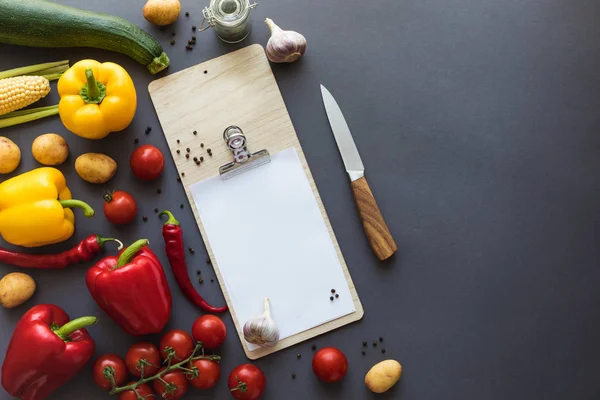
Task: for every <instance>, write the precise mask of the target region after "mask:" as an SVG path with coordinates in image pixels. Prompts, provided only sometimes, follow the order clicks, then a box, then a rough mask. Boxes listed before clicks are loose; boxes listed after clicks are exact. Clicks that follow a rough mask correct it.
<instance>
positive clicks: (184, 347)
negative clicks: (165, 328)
mask: <svg viewBox="0 0 600 400" xmlns="http://www.w3.org/2000/svg"><path fill="white" fill-rule="evenodd" d="M167 347H170V348H172V349H173V350H175V357H174V358H173V361H175V362H179V361H183V360H185V359H186V358H188V357H189V356H191V355H192V353H193V352H194V348H195V347H196V346H195V345H194V339H192V337H191V336H190V335H189V333H187V332H186V331H182V330H181V329H175V330H172V331H169V332H167V333H165V335H164V336H163V337H162V339H160V347H159V348H160V354H161V355H162V358H163V360H166V359H167V355H168V353H167V350H166V348H167Z"/></svg>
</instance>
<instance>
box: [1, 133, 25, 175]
mask: <svg viewBox="0 0 600 400" xmlns="http://www.w3.org/2000/svg"><path fill="white" fill-rule="evenodd" d="M20 162H21V150H20V149H19V146H17V144H16V143H15V142H13V141H12V140H10V139H9V138H5V137H4V136H0V174H10V173H11V172H13V171H14V170H15V169H17V167H18V166H19V163H20Z"/></svg>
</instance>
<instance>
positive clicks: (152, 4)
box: [143, 0, 181, 26]
mask: <svg viewBox="0 0 600 400" xmlns="http://www.w3.org/2000/svg"><path fill="white" fill-rule="evenodd" d="M143 12H144V18H146V20H147V21H148V22H151V23H153V24H154V25H159V26H164V25H169V24H172V23H173V22H175V21H177V18H179V13H180V12H181V4H180V3H179V0H148V2H147V3H146V4H145V5H144V9H143Z"/></svg>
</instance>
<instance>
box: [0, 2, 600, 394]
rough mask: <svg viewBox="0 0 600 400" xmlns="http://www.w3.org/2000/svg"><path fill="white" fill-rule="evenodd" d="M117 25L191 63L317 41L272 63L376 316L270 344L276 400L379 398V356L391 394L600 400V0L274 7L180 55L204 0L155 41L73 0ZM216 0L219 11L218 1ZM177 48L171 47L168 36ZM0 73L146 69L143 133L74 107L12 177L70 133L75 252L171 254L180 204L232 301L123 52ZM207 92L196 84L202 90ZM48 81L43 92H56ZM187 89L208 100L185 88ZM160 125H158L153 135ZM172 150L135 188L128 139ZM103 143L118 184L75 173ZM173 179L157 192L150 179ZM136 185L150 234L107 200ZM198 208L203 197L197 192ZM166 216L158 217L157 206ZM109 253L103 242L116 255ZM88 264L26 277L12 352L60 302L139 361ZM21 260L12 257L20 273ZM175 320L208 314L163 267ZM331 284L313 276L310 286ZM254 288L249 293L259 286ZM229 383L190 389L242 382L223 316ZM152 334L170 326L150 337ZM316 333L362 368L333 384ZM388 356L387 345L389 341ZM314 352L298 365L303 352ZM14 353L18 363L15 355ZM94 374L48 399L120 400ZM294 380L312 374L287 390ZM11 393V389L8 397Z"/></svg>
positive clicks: (207, 287) (23, 52) (123, 8)
mask: <svg viewBox="0 0 600 400" xmlns="http://www.w3.org/2000/svg"><path fill="white" fill-rule="evenodd" d="M61 2H62V3H65V4H71V5H76V6H81V7H84V8H87V9H91V10H97V11H107V12H110V13H114V14H117V15H120V16H122V17H124V18H127V19H128V20H130V21H132V22H134V23H136V24H138V25H140V26H142V27H143V28H145V29H147V30H149V31H150V32H151V33H152V34H153V35H155V36H156V37H157V38H159V40H160V41H161V42H162V43H163V45H164V47H165V49H166V50H167V52H168V54H169V56H170V57H171V61H172V64H171V67H170V69H169V72H174V71H179V70H181V69H184V68H186V67H189V66H191V65H194V64H197V63H199V62H202V61H205V60H208V59H211V58H213V57H216V56H219V55H221V54H224V53H227V52H229V51H232V50H234V49H237V48H240V47H243V46H245V45H248V44H251V43H261V44H263V45H264V44H266V42H267V39H268V37H269V33H268V30H267V28H266V27H265V26H264V25H263V23H262V20H264V18H265V17H271V18H273V19H274V20H275V22H277V23H279V24H280V25H281V26H282V27H284V28H290V29H295V30H298V31H300V32H302V33H303V34H305V35H306V37H307V39H308V51H307V54H306V56H305V57H304V58H303V59H302V60H301V61H300V62H298V63H295V64H292V65H275V66H273V71H274V73H275V75H276V78H277V81H278V83H279V86H280V89H281V91H282V93H283V97H284V99H285V101H286V104H287V106H288V109H289V112H290V115H291V117H292V120H293V122H294V125H295V127H296V130H297V132H298V136H299V138H300V142H301V143H302V146H303V147H304V151H305V153H306V157H307V159H308V162H309V165H310V167H311V170H312V172H313V174H314V177H315V180H316V183H317V186H318V188H319V190H320V193H321V196H322V198H323V201H324V203H325V207H326V208H327V211H328V213H329V217H330V219H331V222H332V224H333V228H334V230H335V232H336V235H337V238H338V240H339V243H340V245H341V248H342V251H343V252H344V255H345V257H346V261H347V263H348V267H349V269H350V272H351V274H352V277H353V279H354V282H355V284H356V286H357V289H358V293H359V295H360V297H361V300H362V302H363V305H364V308H365V317H364V319H363V320H362V321H361V322H359V323H356V324H353V325H350V326H347V327H345V328H343V329H340V330H338V331H334V332H331V333H329V334H326V335H323V336H321V337H318V338H317V339H315V340H311V341H309V342H306V343H303V344H300V345H298V346H295V347H293V348H291V349H287V350H285V351H281V352H279V353H277V354H274V355H272V356H269V357H267V358H265V359H263V360H260V361H258V362H257V363H256V364H257V365H258V366H260V368H262V369H263V370H264V371H265V373H266V376H267V382H268V383H267V385H268V389H267V391H266V393H265V395H264V399H278V400H280V399H338V398H344V399H369V398H376V397H377V396H375V395H373V394H370V393H369V392H368V391H367V390H366V389H365V387H364V384H363V378H364V374H365V373H366V371H367V370H368V369H369V367H370V366H371V365H372V364H374V363H375V362H377V361H380V360H382V359H384V358H395V359H397V360H399V361H400V362H401V363H402V365H403V366H404V368H405V370H404V371H405V372H404V374H403V378H402V380H401V383H400V384H399V385H398V386H397V387H395V388H394V389H393V390H392V391H390V392H389V393H388V394H386V395H382V396H379V398H382V399H392V398H393V399H396V398H402V399H405V400H437V399H442V398H443V399H456V400H462V399H474V400H480V399H494V400H495V399H498V400H506V399H523V400H531V399H544V400H551V399H561V400H562V399H589V400H592V399H598V398H600V379H599V378H598V377H599V376H600V363H599V362H598V361H599V359H600V311H599V310H600V290H599V285H600V269H599V268H598V258H599V256H600V246H598V240H599V232H598V223H599V218H600V213H599V211H598V210H599V205H600V181H598V179H597V177H598V170H599V169H600V132H599V130H600V117H599V112H598V110H599V109H600V79H599V76H600V53H599V47H600V45H599V43H600V42H599V40H600V39H599V38H600V24H598V21H599V20H600V6H599V5H598V2H597V1H593V0H545V1H542V0H502V1H500V0H377V1H357V0H328V1H319V0H305V1H292V0H277V1H275V0H264V1H261V2H260V6H259V7H258V8H257V9H256V10H255V11H254V12H253V14H252V18H253V20H254V30H253V32H252V34H251V36H250V37H249V38H248V39H247V40H246V41H245V42H244V43H243V44H240V45H226V44H224V43H221V42H220V41H218V40H217V39H216V37H215V35H214V33H213V32H211V31H208V32H204V33H198V34H196V36H197V37H198V44H197V45H196V47H195V49H194V51H192V52H186V51H185V49H184V45H185V41H187V39H189V37H190V36H191V34H192V32H191V25H192V24H196V25H199V24H200V16H201V10H202V8H203V7H204V6H205V5H206V4H207V3H208V1H197V2H192V1H189V0H184V1H183V10H182V11H189V12H190V13H191V17H190V18H189V19H188V18H186V17H185V16H183V14H182V16H181V17H180V19H179V21H178V22H177V24H176V25H175V26H174V27H170V28H168V29H166V30H165V31H162V32H161V31H159V30H158V29H157V28H155V27H152V26H150V25H149V24H148V23H147V22H146V21H145V20H144V19H143V17H142V13H141V8H142V5H143V1H140V0H135V1H132V0H129V1H122V0H121V1H117V0H104V1H102V2H91V1H84V0H63V1H61ZM205 3H206V4H205ZM173 30H175V31H176V32H177V36H176V40H177V44H176V45H175V46H174V47H171V46H170V45H169V41H170V40H171V31H173ZM0 52H1V53H2V54H3V57H1V58H0V69H8V68H13V67H16V66H21V65H29V64H35V63H40V62H48V61H55V60H60V59H64V58H69V59H70V60H72V61H73V62H75V61H77V60H79V59H82V58H95V59H98V60H101V61H115V62H117V63H119V64H121V65H123V66H124V67H125V68H126V69H127V70H128V71H129V72H130V73H131V75H132V77H133V79H134V81H135V84H136V88H137V90H138V98H139V107H138V111H137V114H136V118H135V120H134V122H133V123H132V125H131V126H130V127H129V128H128V129H127V130H126V131H125V132H121V133H113V134H112V135H110V136H109V137H108V138H107V139H105V140H102V141H100V142H91V141H86V140H84V139H81V138H78V137H76V136H74V135H72V134H70V133H69V132H67V131H66V130H65V128H64V127H63V126H62V125H61V123H60V121H59V119H58V118H50V119H47V120H45V121H40V122H34V123H29V124H26V125H22V126H20V127H16V128H10V129H4V130H3V131H0V134H1V135H5V136H8V137H9V138H11V139H13V140H15V141H16V142H17V143H18V144H19V145H20V147H21V150H22V152H23V161H22V164H21V166H20V167H19V170H18V171H17V172H18V173H21V172H25V171H27V170H29V169H31V168H34V167H36V163H35V162H34V161H33V159H32V156H31V153H30V146H31V142H32V141H33V139H34V138H35V137H36V136H37V135H39V134H42V133H46V132H56V133H59V134H61V135H63V136H64V137H65V138H66V139H67V140H68V143H69V145H70V147H71V157H70V158H69V160H68V162H67V163H65V165H63V166H61V170H62V171H63V172H64V173H65V174H66V175H67V178H68V182H69V185H70V187H71V188H72V190H73V193H74V194H75V196H77V197H78V198H81V199H83V200H86V201H88V202H89V203H91V204H92V205H93V206H95V208H96V209H97V211H98V215H97V216H96V218H94V219H93V220H92V221H90V222H87V221H84V220H83V217H82V216H81V214H80V212H77V213H76V214H77V220H78V221H77V223H78V225H77V233H76V235H75V237H73V238H72V239H71V240H69V241H68V242H66V243H63V244H61V245H58V246H53V247H52V248H46V249H40V250H39V251H54V250H56V251H58V250H62V249H67V248H69V247H70V246H72V245H73V244H75V243H76V242H77V241H78V240H80V239H81V238H83V237H85V236H86V235H88V234H91V233H96V232H98V233H102V234H103V235H106V236H109V235H116V236H118V237H119V238H121V239H122V240H123V241H125V242H128V243H129V242H132V241H133V240H135V239H137V238H139V237H140V236H145V237H148V238H149V239H150V241H151V243H152V248H153V249H154V250H156V252H157V253H158V255H159V256H160V258H161V260H162V261H163V262H164V264H165V265H167V260H166V258H165V255H164V251H163V243H162V238H161V236H160V226H161V222H160V221H158V220H157V219H156V218H155V216H154V213H153V211H152V210H153V209H154V207H158V208H170V209H174V210H175V211H177V215H178V216H179V218H180V220H182V221H183V224H184V228H185V241H186V244H187V245H189V246H192V247H195V248H196V249H197V251H196V254H195V255H194V256H188V262H189V268H190V270H191V271H190V272H191V273H193V271H195V270H196V268H202V270H203V272H204V275H205V279H206V282H205V283H204V285H203V286H202V287H200V291H201V293H202V294H203V295H204V296H206V297H207V298H208V299H209V300H210V301H211V302H213V303H222V302H223V299H222V295H221V293H220V291H219V287H218V285H217V283H214V284H211V283H210V278H211V277H214V272H213V271H212V270H211V269H210V268H207V266H206V265H205V264H204V260H205V254H206V253H205V250H204V247H203V244H202V240H201V237H200V234H199V232H198V230H197V228H196V227H195V224H194V223H193V219H192V214H191V211H190V208H189V207H187V206H186V208H185V209H184V210H183V211H181V210H180V209H179V204H180V203H181V202H186V200H185V197H184V192H183V189H182V188H181V187H180V186H179V184H177V182H176V181H175V178H176V175H177V173H176V170H175V167H174V165H173V162H172V159H171V158H170V157H169V156H168V152H167V146H166V142H165V139H164V138H163V136H162V134H161V129H160V126H159V124H158V120H157V117H156V114H155V112H154V109H153V107H152V104H151V101H150V98H149V96H148V93H147V86H148V83H149V82H150V81H151V80H152V79H154V77H152V76H151V75H150V74H149V73H148V72H147V71H146V70H145V68H144V67H142V66H139V65H137V64H136V63H135V62H133V61H131V60H130V59H128V58H127V57H125V56H122V55H119V54H115V53H110V52H105V51H98V50H91V49H58V50H49V49H45V50H44V49H30V48H18V47H9V46H0ZM319 83H323V84H325V85H326V86H327V87H328V88H329V89H330V90H331V92H332V93H333V94H334V95H335V97H336V98H337V99H338V101H339V103H340V105H341V107H342V109H343V110H344V112H345V114H346V117H347V120H348V124H349V125H350V127H351V129H352V132H353V134H354V137H355V140H356V143H357V145H358V147H359V149H360V151H361V154H362V157H363V161H364V163H365V165H366V167H367V176H368V179H369V182H370V184H371V187H372V189H373V191H374V193H375V196H376V198H377V200H378V202H379V205H380V207H381V209H382V211H383V213H384V215H385V217H386V219H387V221H388V224H389V226H390V229H391V231H392V232H393V233H394V235H395V238H396V240H397V242H398V244H399V246H400V250H399V252H398V254H397V255H396V256H395V258H394V259H393V260H391V261H390V262H387V263H383V264H381V263H379V262H377V261H376V259H375V257H374V256H373V254H372V253H371V250H370V248H369V246H368V244H367V241H366V239H365V236H364V234H363V232H362V228H361V225H360V222H359V220H358V218H357V215H356V211H355V207H354V204H353V201H352V196H351V192H350V188H349V185H348V180H347V177H346V175H345V172H344V170H343V166H342V161H341V159H340V157H339V155H338V151H337V148H336V146H335V142H334V139H333V137H332V135H331V132H330V128H329V125H328V122H327V119H326V116H325V112H324V110H323V106H322V102H321V98H320V92H319ZM201 95H202V94H201V93H198V96H201ZM57 100H58V99H57V95H56V93H55V92H54V93H53V94H52V96H50V97H49V98H48V99H46V100H44V103H46V104H51V103H55V102H56V101H57ZM190 101H193V99H190ZM147 125H150V126H152V128H153V129H152V133H151V134H150V135H149V136H145V135H144V129H145V127H146V126H147ZM135 137H138V138H140V144H143V143H152V144H154V145H156V146H158V147H160V148H161V149H162V150H163V151H165V153H166V154H167V166H166V169H165V173H164V176H163V177H162V179H161V180H159V181H157V182H153V183H149V184H147V183H141V182H139V181H137V180H135V179H133V177H132V174H131V172H130V170H129V168H128V159H129V155H130V153H131V151H132V150H133V149H134V147H135V146H134V138H135ZM89 151H102V152H106V153H107V154H109V155H110V156H111V157H113V158H114V159H115V160H117V162H118V163H119V170H118V172H117V175H116V176H115V177H114V178H113V179H112V180H111V181H110V182H109V183H108V184H106V185H100V186H96V185H91V184H87V183H84V182H83V181H81V180H80V179H79V178H78V177H77V176H76V174H75V171H74V168H73V161H74V159H75V158H76V156H78V155H79V154H81V153H84V152H89ZM158 187H160V188H162V189H163V193H162V194H161V195H157V194H156V189H157V188H158ZM106 189H124V190H128V191H130V192H132V193H134V194H135V195H136V197H137V200H138V204H139V206H140V212H139V218H138V220H137V221H136V223H135V224H132V225H131V226H128V227H125V228H117V227H115V226H111V225H110V224H109V223H108V222H107V221H106V220H105V219H104V217H103V215H102V192H103V191H104V190H106ZM186 204H187V203H186ZM143 215H147V216H149V217H150V220H149V221H148V222H147V223H143V222H142V220H141V217H142V216H143ZM111 250H112V247H110V246H109V251H111ZM86 267H87V266H86V265H82V266H76V267H72V268H70V269H68V270H64V271H46V272H45V271H31V274H32V275H33V277H34V278H35V279H36V281H37V283H38V284H39V289H38V291H37V293H36V294H35V296H34V298H33V299H32V300H31V301H30V302H29V303H28V304H27V305H25V306H22V307H20V308H17V309H14V310H4V309H3V310H2V311H0V313H1V318H2V323H1V326H0V347H1V348H2V349H4V348H6V345H7V343H8V340H9V338H10V335H11V332H12V330H13V328H14V326H15V324H16V322H17V321H18V319H19V317H20V316H21V315H22V313H24V312H25V311H26V310H27V309H28V307H30V306H32V305H34V304H38V303H47V302H51V303H55V304H57V305H59V306H61V307H63V308H65V310H66V311H67V312H68V313H69V314H70V315H71V316H79V315H84V314H97V315H98V316H100V317H101V322H100V323H99V324H98V325H97V326H94V327H92V328H91V329H90V332H91V334H92V335H93V336H94V338H95V339H96V341H97V354H98V355H100V354H102V353H105V352H116V353H118V354H121V355H124V354H125V352H126V350H127V348H128V346H129V345H131V344H132V343H134V342H135V341H136V340H137V339H135V338H133V337H130V336H128V335H126V334H124V333H123V332H122V331H121V330H120V329H119V328H118V327H117V326H116V325H115V324H114V323H113V322H112V321H111V320H110V319H109V318H107V317H105V315H104V314H103V313H102V312H101V310H99V309H98V307H97V306H96V305H95V304H94V302H93V300H92V299H91V297H90V296H89V294H88V292H87V289H86V287H85V284H84V275H85V270H86ZM15 270H17V269H15V268H11V267H8V266H0V273H1V274H5V273H8V272H11V271H15ZM167 275H168V277H169V280H170V282H171V288H172V291H173V293H174V295H175V296H174V304H173V306H174V309H173V310H174V312H173V316H172V319H171V323H170V324H169V328H183V329H189V328H190V326H191V324H192V322H193V321H194V319H195V318H196V317H197V316H199V315H200V312H199V311H198V310H197V309H196V308H195V307H193V306H192V305H190V303H189V302H188V301H187V300H186V299H184V298H183V297H182V296H181V295H180V292H179V290H178V288H177V287H176V285H175V283H174V280H173V278H172V275H171V273H170V270H169V268H168V267H167ZM315 279H319V277H318V276H315ZM249 290H251V288H249ZM225 321H226V323H227V326H228V328H229V329H230V332H232V333H231V334H230V335H229V336H228V340H227V343H226V345H225V346H224V347H223V348H222V349H221V351H220V354H221V355H222V356H223V362H222V374H223V378H222V379H221V382H220V383H219V385H218V386H217V388H216V389H214V390H212V391H209V392H205V393H201V392H199V391H193V392H191V393H193V394H190V395H188V396H187V397H189V398H191V397H192V396H194V397H202V398H217V399H226V398H228V397H229V395H228V394H227V389H226V377H227V375H228V374H229V372H230V371H231V369H232V368H233V367H234V366H236V365H237V364H240V363H244V362H246V361H247V360H246V359H245V357H244V355H243V353H242V348H241V346H240V343H239V341H238V339H237V337H236V336H235V335H234V334H233V324H232V322H231V319H230V317H229V315H226V316H225ZM379 336H383V337H384V343H383V346H381V345H380V346H379V347H378V348H377V349H373V348H372V347H369V349H368V352H367V355H366V356H362V355H361V352H360V350H361V342H362V341H363V340H368V341H369V342H370V341H372V340H373V339H375V338H377V337H379ZM156 338H158V336H157V337H156ZM312 343H315V344H317V345H318V346H320V347H323V346H330V345H333V346H337V347H339V348H340V349H341V350H343V351H344V352H345V353H346V355H347V356H348V359H349V362H350V369H349V372H348V375H347V377H346V378H345V380H344V381H343V382H342V383H340V384H333V385H326V384H321V383H319V382H318V381H317V380H316V379H315V377H314V376H313V374H312V372H311V368H310V360H311V353H312V352H311V350H310V346H311V344H312ZM381 347H385V348H386V349H387V353H386V354H385V357H384V356H383V355H382V354H381V353H380V348H381ZM297 353H302V359H300V360H298V359H297V358H296V354H297ZM1 357H3V356H1ZM90 370H91V367H90V366H88V368H86V370H85V371H83V372H82V374H81V375H79V376H78V377H77V378H76V379H75V380H73V381H72V382H70V383H69V384H68V385H66V386H65V387H64V388H62V389H61V390H60V391H58V392H57V393H56V394H55V395H54V396H53V398H54V399H57V400H60V399H63V400H66V399H83V398H85V399H94V400H96V399H104V398H107V397H106V396H107V395H106V394H104V393H102V391H101V390H100V389H98V388H96V387H95V386H94V384H93V382H92V379H91V376H90ZM292 372H295V373H296V374H297V375H298V377H297V379H296V380H292V379H291V377H290V375H291V373H292ZM0 397H1V398H2V399H7V398H8V396H7V395H6V393H2V394H1V395H0Z"/></svg>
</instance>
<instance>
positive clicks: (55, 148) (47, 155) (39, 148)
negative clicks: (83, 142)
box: [31, 133, 69, 165]
mask: <svg viewBox="0 0 600 400" xmlns="http://www.w3.org/2000/svg"><path fill="white" fill-rule="evenodd" d="M31 153H32V154H33V158H35V159H36V160H37V162H39V163H40V164H42V165H60V164H62V163H64V162H65V160H66V159H67V157H68V156H69V145H67V142H66V141H65V139H63V137H62V136H60V135H57V134H56V133H46V134H45V135H40V136H38V137H36V138H35V140H34V141H33V144H32V145H31Z"/></svg>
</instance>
